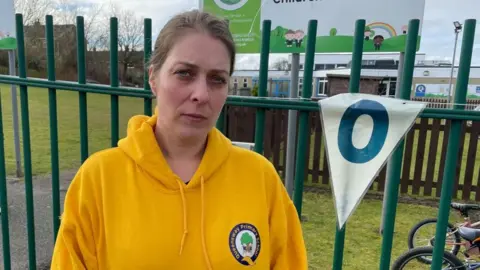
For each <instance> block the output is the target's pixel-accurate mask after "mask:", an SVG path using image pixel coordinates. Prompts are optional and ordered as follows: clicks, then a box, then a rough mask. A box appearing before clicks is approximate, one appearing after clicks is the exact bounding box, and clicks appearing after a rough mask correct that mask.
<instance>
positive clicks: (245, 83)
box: [243, 78, 248, 88]
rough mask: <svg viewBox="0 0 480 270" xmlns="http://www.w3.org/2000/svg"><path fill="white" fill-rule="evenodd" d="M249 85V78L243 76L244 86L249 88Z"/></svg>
mask: <svg viewBox="0 0 480 270" xmlns="http://www.w3.org/2000/svg"><path fill="white" fill-rule="evenodd" d="M247 87H248V80H247V78H243V88H247Z"/></svg>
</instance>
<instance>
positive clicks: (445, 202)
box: [431, 19, 476, 270]
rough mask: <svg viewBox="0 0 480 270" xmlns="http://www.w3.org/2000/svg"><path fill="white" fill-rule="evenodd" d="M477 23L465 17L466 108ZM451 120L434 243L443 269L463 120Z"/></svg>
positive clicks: (436, 269) (461, 96) (462, 86)
mask: <svg viewBox="0 0 480 270" xmlns="http://www.w3.org/2000/svg"><path fill="white" fill-rule="evenodd" d="M475 25H476V20H475V19H469V20H466V21H465V30H464V32H463V41H462V51H461V55H460V65H459V68H458V77H457V83H456V84H455V86H456V88H455V99H454V103H455V105H454V109H464V104H465V103H466V100H467V87H468V80H469V76H470V65H471V62H472V53H473V42H474V39H475ZM451 121H452V124H451V126H450V135H449V137H448V146H447V153H446V161H445V169H444V174H443V181H442V193H441V197H440V208H439V210H438V221H437V228H436V234H435V245H434V248H433V258H432V260H433V261H432V268H431V269H432V270H440V269H441V267H442V262H443V260H442V258H443V252H444V248H445V234H446V233H447V224H448V216H449V210H450V203H451V201H452V190H453V182H454V181H455V172H456V167H457V160H458V151H459V141H460V133H461V124H462V120H457V119H452V120H451ZM444 140H445V138H444Z"/></svg>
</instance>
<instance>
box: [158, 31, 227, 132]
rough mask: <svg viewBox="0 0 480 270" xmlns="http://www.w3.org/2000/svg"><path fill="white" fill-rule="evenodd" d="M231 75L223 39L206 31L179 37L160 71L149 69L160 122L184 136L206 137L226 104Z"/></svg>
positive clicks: (162, 126)
mask: <svg viewBox="0 0 480 270" xmlns="http://www.w3.org/2000/svg"><path fill="white" fill-rule="evenodd" d="M152 75H153V76H152ZM229 75H230V54H229V52H228V50H227V47H226V46H225V45H224V44H223V43H222V42H221V41H219V40H217V39H214V38H212V37H211V36H209V35H207V34H204V33H189V34H186V35H184V36H183V37H181V38H179V39H178V40H177V42H176V43H175V45H174V46H173V47H172V48H171V50H170V52H169V54H168V56H167V58H166V59H165V62H164V64H163V66H162V67H161V68H160V70H158V71H157V72H156V73H155V74H152V69H150V86H151V89H152V92H153V93H154V94H155V95H156V98H157V110H158V122H157V123H158V124H160V126H161V128H162V129H165V130H167V131H168V132H172V133H173V134H174V135H175V136H177V137H179V138H181V139H195V138H198V137H204V136H206V135H207V133H208V132H209V131H210V130H211V128H212V127H213V126H214V125H215V122H216V120H217V118H218V116H219V114H220V111H221V109H222V107H223V105H224V104H225V101H226V98H227V95H228V82H229V79H230V78H229V77H230V76H229Z"/></svg>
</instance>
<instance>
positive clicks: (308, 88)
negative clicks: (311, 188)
mask: <svg viewBox="0 0 480 270" xmlns="http://www.w3.org/2000/svg"><path fill="white" fill-rule="evenodd" d="M316 37H317V21H316V20H311V21H310V22H309V23H308V32H307V48H306V53H305V65H304V73H303V89H302V98H304V99H310V98H311V97H312V81H313V66H314V61H315V44H316V40H317V39H316ZM309 114H310V112H308V111H300V119H299V123H298V124H299V127H298V132H299V134H298V142H297V161H296V162H295V182H294V190H293V201H294V204H295V207H296V208H297V213H298V217H299V218H301V215H302V200H303V183H304V180H305V163H306V162H307V163H308V161H307V160H306V159H307V156H306V151H307V146H308V140H310V130H309V129H308V116H309Z"/></svg>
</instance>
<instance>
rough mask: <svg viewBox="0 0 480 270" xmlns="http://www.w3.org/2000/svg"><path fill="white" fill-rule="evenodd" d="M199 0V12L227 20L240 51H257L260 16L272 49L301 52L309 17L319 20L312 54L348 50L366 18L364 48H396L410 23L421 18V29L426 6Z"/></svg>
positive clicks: (379, 1)
mask: <svg viewBox="0 0 480 270" xmlns="http://www.w3.org/2000/svg"><path fill="white" fill-rule="evenodd" d="M199 1H200V7H202V9H203V10H205V11H208V12H212V13H214V14H216V15H219V16H222V17H224V18H226V19H228V20H229V23H230V29H231V31H232V33H233V35H234V38H235V43H236V44H237V48H238V52H240V53H259V52H260V44H261V36H262V35H261V26H262V22H263V21H264V20H271V22H272V33H271V36H270V43H271V52H272V53H301V52H305V46H306V35H307V30H308V21H309V20H317V21H318V26H317V33H316V48H315V51H316V52H318V53H333V52H351V51H352V48H353V39H354V37H353V36H354V32H355V22H356V20H358V19H364V20H365V21H366V27H365V29H364V33H363V34H364V51H366V52H400V51H404V48H405V43H406V34H407V30H408V23H409V21H410V20H411V19H418V20H420V29H421V25H422V21H423V15H424V9H425V0H361V1H359V0H341V1H338V0H199ZM420 33H421V31H420ZM419 35H420V36H421V34H419ZM418 44H420V43H418ZM417 49H419V46H418V47H417Z"/></svg>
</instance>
